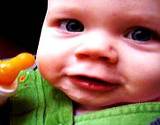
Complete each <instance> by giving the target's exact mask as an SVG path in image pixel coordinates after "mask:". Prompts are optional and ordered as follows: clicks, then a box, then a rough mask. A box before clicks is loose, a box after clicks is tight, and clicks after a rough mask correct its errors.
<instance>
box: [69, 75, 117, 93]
mask: <svg viewBox="0 0 160 125" xmlns="http://www.w3.org/2000/svg"><path fill="white" fill-rule="evenodd" d="M69 79H70V81H71V82H72V83H73V84H75V85H76V86H79V87H81V88H83V89H86V90H90V91H101V92H102V91H111V90H113V89H115V88H116V87H117V86H118V85H117V84H116V85H115V84H111V83H108V82H106V81H103V80H99V79H95V78H89V77H85V76H71V77H69Z"/></svg>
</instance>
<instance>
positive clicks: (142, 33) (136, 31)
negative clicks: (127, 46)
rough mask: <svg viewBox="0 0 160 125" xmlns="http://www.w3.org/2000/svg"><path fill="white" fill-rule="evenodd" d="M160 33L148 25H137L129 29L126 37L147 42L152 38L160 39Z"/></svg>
mask: <svg viewBox="0 0 160 125" xmlns="http://www.w3.org/2000/svg"><path fill="white" fill-rule="evenodd" d="M159 36H160V35H159V34H158V32H157V31H154V30H151V29H149V28H146V27H142V26H136V27H133V28H130V29H129V30H127V32H126V33H125V34H124V37H126V38H128V39H132V40H134V41H138V42H139V43H146V42H148V41H150V40H159V39H160V37H159Z"/></svg>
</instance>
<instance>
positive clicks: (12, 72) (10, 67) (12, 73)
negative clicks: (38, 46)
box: [0, 52, 35, 87]
mask: <svg viewBox="0 0 160 125" xmlns="http://www.w3.org/2000/svg"><path fill="white" fill-rule="evenodd" d="M34 63H35V57H34V55H32V54H30V53H27V52H24V53H21V54H19V55H17V56H15V57H13V58H10V59H6V60H0V86H6V87H7V86H10V85H11V84H12V83H13V82H14V80H15V79H16V77H17V75H18V73H19V72H20V71H21V70H24V69H26V68H29V67H31V66H32V65H33V64H34Z"/></svg>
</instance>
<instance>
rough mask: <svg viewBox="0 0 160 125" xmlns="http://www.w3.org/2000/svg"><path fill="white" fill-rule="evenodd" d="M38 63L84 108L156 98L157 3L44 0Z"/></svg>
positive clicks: (159, 54) (159, 82)
mask: <svg viewBox="0 0 160 125" xmlns="http://www.w3.org/2000/svg"><path fill="white" fill-rule="evenodd" d="M37 61H38V65H39V69H40V71H41V73H42V75H43V76H44V77H45V78H46V79H47V80H49V81H50V82H51V83H52V84H53V85H54V86H56V87H57V88H58V89H60V90H62V91H63V92H64V93H65V94H67V95H68V96H69V97H70V98H71V99H72V100H74V101H76V102H78V103H79V104H81V105H83V106H86V107H87V106H89V107H92V108H100V107H103V106H109V105H114V104H119V103H133V102H141V101H142V102H143V101H151V100H152V101H155V100H158V98H159V97H160V1H159V0H49V6H48V12H47V15H46V18H45V22H44V25H43V29H42V34H41V39H40V44H39V48H38V53H37Z"/></svg>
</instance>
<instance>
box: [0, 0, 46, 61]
mask: <svg viewBox="0 0 160 125" xmlns="http://www.w3.org/2000/svg"><path fill="white" fill-rule="evenodd" d="M46 9H47V1H46V0H0V59H1V58H4V57H7V58H8V57H12V56H14V55H16V54H17V53H19V52H21V51H28V52H31V53H34V54H35V53H36V49H37V46H38V41H39V36H40V32H41V27H42V23H43V20H44V16H45V13H46Z"/></svg>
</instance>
